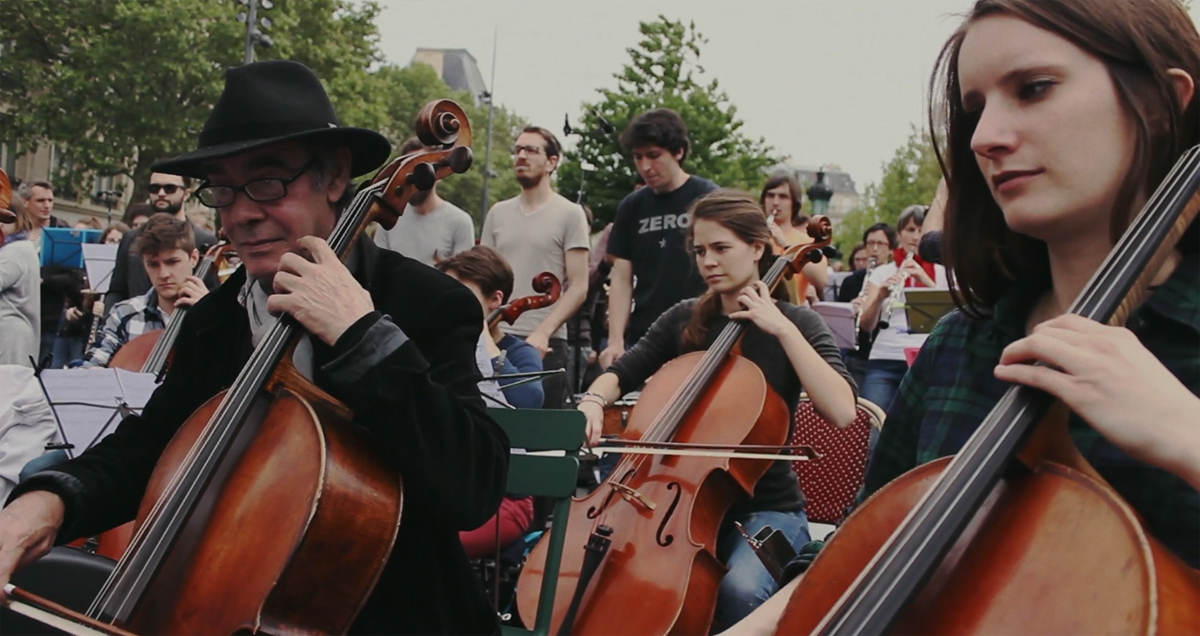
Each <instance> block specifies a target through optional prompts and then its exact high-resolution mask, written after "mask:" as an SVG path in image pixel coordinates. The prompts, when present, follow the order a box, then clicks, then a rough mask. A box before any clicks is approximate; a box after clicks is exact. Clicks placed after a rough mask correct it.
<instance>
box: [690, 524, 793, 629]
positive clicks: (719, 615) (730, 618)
mask: <svg viewBox="0 0 1200 636" xmlns="http://www.w3.org/2000/svg"><path fill="white" fill-rule="evenodd" d="M734 521H738V522H741V524H742V526H743V527H745V529H746V532H747V533H748V534H749V535H750V536H754V535H755V534H756V533H758V531H759V530H762V529H763V527H764V526H771V527H772V528H775V529H776V530H779V531H780V532H782V533H783V536H784V537H786V538H787V540H788V542H790V543H791V544H792V549H794V550H796V551H797V552H799V551H800V548H802V547H804V544H806V543H808V542H809V533H808V516H807V515H805V514H804V511H803V510H800V511H797V512H777V511H774V510H763V511H761V512H751V513H746V514H741V515H731V516H729V517H726V518H725V523H723V524H722V525H721V532H720V534H719V535H718V537H717V557H718V558H720V559H721V561H722V562H724V563H725V565H727V566H728V567H729V572H727V573H726V574H725V578H723V579H721V586H720V587H719V588H718V590H717V609H716V614H715V616H714V617H713V629H712V631H713V632H714V633H715V632H718V631H724V630H725V629H728V628H729V627H730V626H731V625H733V624H734V623H736V622H738V621H740V620H742V619H743V618H745V617H746V616H747V615H749V614H750V612H752V611H754V609H755V608H756V607H758V606H759V605H762V604H763V603H765V602H766V600H767V599H769V598H771V595H772V594H774V593H775V592H778V591H779V584H778V583H776V582H775V579H774V578H773V577H772V576H771V573H770V572H768V571H767V567H766V566H765V565H763V564H762V561H760V560H759V559H758V555H757V554H755V553H754V548H751V547H750V544H749V543H747V542H746V539H745V537H743V536H742V533H740V532H738V529H737V528H736V527H735V526H734V525H733V522H734Z"/></svg>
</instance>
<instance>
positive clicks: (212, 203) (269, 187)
mask: <svg viewBox="0 0 1200 636" xmlns="http://www.w3.org/2000/svg"><path fill="white" fill-rule="evenodd" d="M316 162H317V160H316V159H310V160H309V162H308V163H306V164H304V165H303V166H301V167H300V171H299V172H297V173H296V174H294V175H292V176H290V177H288V178H286V179H276V178H270V179H255V180H254V181H251V182H250V183H247V184H246V185H244V186H226V185H208V184H205V185H202V186H200V188H199V189H197V190H196V198H197V199H200V202H201V203H203V204H204V205H207V206H208V207H210V208H224V207H228V206H231V205H233V202H234V201H235V200H236V199H237V193H239V192H245V193H246V196H248V197H250V200H251V201H258V202H259V203H266V202H267V201H276V200H278V199H282V198H283V197H286V196H287V187H288V186H289V185H291V183H292V182H293V181H295V180H296V179H299V178H300V175H302V174H304V173H305V172H308V169H309V168H311V167H313V165H314V164H315V163H316Z"/></svg>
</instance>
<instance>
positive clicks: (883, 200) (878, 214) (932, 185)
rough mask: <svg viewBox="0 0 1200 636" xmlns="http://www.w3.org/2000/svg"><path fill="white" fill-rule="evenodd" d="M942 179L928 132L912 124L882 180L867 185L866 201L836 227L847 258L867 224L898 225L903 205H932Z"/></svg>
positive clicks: (837, 239)
mask: <svg viewBox="0 0 1200 636" xmlns="http://www.w3.org/2000/svg"><path fill="white" fill-rule="evenodd" d="M941 178H942V171H941V167H940V166H938V162H937V157H936V156H935V155H934V154H933V144H932V143H931V142H930V138H929V133H928V132H926V131H925V130H922V129H918V128H917V127H916V126H912V132H911V133H910V134H909V136H908V141H906V142H905V144H904V145H903V146H900V147H899V148H897V149H896V152H895V154H893V155H892V158H891V160H890V161H888V162H887V163H885V164H884V165H883V179H882V180H881V181H880V182H879V183H872V184H870V185H868V186H867V188H866V190H865V192H864V194H863V198H862V200H863V204H862V205H860V206H859V207H858V208H856V209H854V210H852V211H850V213H849V214H847V215H846V218H844V219H842V222H841V223H838V225H837V227H835V228H834V244H836V245H837V246H838V249H840V250H842V253H843V254H846V255H847V257H848V256H849V255H850V250H851V249H852V248H853V247H854V246H855V245H857V244H858V243H859V242H860V241H862V233H863V231H864V230H866V229H867V228H868V227H871V226H872V225H874V224H875V223H879V222H884V223H889V224H892V225H895V224H896V221H898V220H899V219H900V213H901V212H903V211H904V208H906V207H908V206H910V205H913V204H914V203H921V204H925V205H929V204H930V203H931V202H932V201H933V197H934V195H935V194H937V186H938V181H939V180H941Z"/></svg>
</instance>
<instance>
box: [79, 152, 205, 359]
mask: <svg viewBox="0 0 1200 636" xmlns="http://www.w3.org/2000/svg"><path fill="white" fill-rule="evenodd" d="M191 185H192V180H191V178H189V177H181V176H179V175H174V174H162V173H159V172H152V173H150V185H149V186H147V190H148V191H149V192H150V206H151V207H152V208H153V209H154V211H155V212H164V213H166V214H170V215H172V216H174V217H175V218H177V219H179V220H180V221H188V218H187V215H186V214H184V213H183V203H184V202H185V201H187V197H188V195H189V194H190V193H191ZM188 223H191V221H188ZM191 225H192V231H193V232H195V236H196V249H197V250H199V251H200V254H201V255H202V256H203V255H204V253H205V252H207V251H208V248H210V247H212V246H213V245H216V243H217V237H216V236H213V234H212V233H211V232H208V231H207V230H205V229H204V228H202V227H200V226H199V225H196V224H195V223H191ZM140 232H141V228H138V229H135V230H134V231H132V232H126V233H125V236H122V237H121V244H120V245H119V246H117V260H116V263H115V264H114V267H113V273H112V277H111V279H110V280H109V283H108V293H107V294H106V295H105V296H104V306H105V307H114V306H116V304H117V303H119V302H121V301H122V300H127V299H129V298H136V297H138V296H142V295H144V294H145V293H146V292H148V291H150V288H151V287H153V284H151V282H150V275H149V274H147V273H146V266H145V264H144V263H143V262H142V257H141V255H140V254H138V253H137V252H136V250H134V249H133V244H134V243H135V242H136V241H137V237H138V235H139V234H140ZM219 283H220V281H219V280H218V278H217V272H216V269H215V268H214V269H213V270H212V271H210V272H209V274H208V276H207V277H205V279H204V284H205V285H206V286H207V287H208V288H209V289H210V290H212V289H216V287H217V285H218V284H219ZM87 344H88V346H92V345H94V344H96V343H92V342H89V343H87Z"/></svg>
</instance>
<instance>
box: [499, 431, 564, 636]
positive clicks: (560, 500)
mask: <svg viewBox="0 0 1200 636" xmlns="http://www.w3.org/2000/svg"><path fill="white" fill-rule="evenodd" d="M489 412H490V413H491V415H492V417H493V418H494V419H495V420H496V422H497V423H498V424H499V425H500V427H501V428H503V429H504V432H505V433H507V434H508V441H509V444H510V445H511V446H512V448H514V449H524V450H525V451H528V452H535V451H564V452H565V454H564V455H563V456H543V455H527V454H522V453H520V452H514V453H513V455H512V457H511V459H510V460H509V464H508V488H507V492H509V493H511V494H520V495H533V496H535V497H547V498H550V499H552V500H554V521H553V523H552V524H551V525H550V532H549V537H546V536H543V537H542V540H543V541H546V540H549V541H550V544H549V546H548V548H549V549H548V551H547V553H546V574H545V576H544V577H542V589H541V592H540V593H539V594H538V609H537V617H536V618H535V620H534V624H533V630H525V629H521V628H519V627H512V626H508V625H505V626H503V630H502V632H503V634H505V635H506V636H517V635H519V636H527V635H528V634H530V633H533V634H536V635H537V636H548V634H549V633H550V616H551V613H552V612H553V610H554V595H555V592H556V591H557V586H556V582H557V581H558V568H559V566H560V564H561V562H562V550H563V543H564V541H565V540H566V534H567V515H568V514H570V512H571V497H572V496H573V495H574V494H575V484H576V480H577V479H578V476H579V460H578V459H577V458H576V455H577V454H578V452H579V449H580V448H582V447H583V441H584V437H585V435H586V429H587V420H586V418H584V415H583V413H580V412H579V411H575V410H569V411H566V410H564V411H557V410H536V409H489ZM523 618H524V620H526V621H527V620H529V619H528V617H523Z"/></svg>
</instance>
